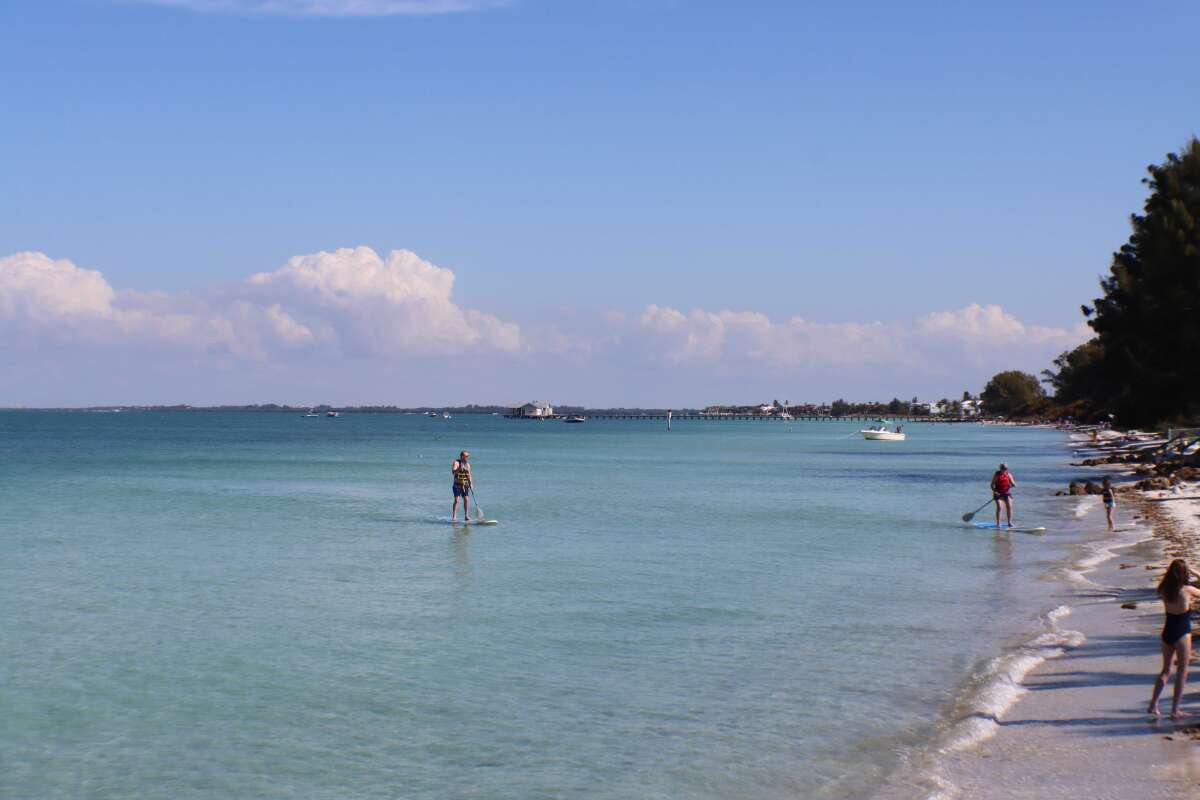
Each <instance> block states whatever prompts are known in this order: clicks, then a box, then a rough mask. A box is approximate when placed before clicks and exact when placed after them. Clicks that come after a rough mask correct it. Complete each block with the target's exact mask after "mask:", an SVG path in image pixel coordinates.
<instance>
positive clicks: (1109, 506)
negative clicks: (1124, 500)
mask: <svg viewBox="0 0 1200 800" xmlns="http://www.w3.org/2000/svg"><path fill="white" fill-rule="evenodd" d="M1100 496H1101V497H1102V498H1103V499H1104V516H1105V517H1107V518H1108V529H1109V530H1110V531H1113V530H1116V528H1115V527H1114V526H1113V509H1114V508H1116V507H1117V493H1116V492H1114V491H1113V488H1112V484H1111V483H1109V482H1108V478H1105V479H1104V485H1103V486H1101V487H1100Z"/></svg>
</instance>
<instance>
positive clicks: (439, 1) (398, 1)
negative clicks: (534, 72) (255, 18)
mask: <svg viewBox="0 0 1200 800" xmlns="http://www.w3.org/2000/svg"><path fill="white" fill-rule="evenodd" d="M134 1H135V2H141V3H149V4H152V5H159V6H172V7H176V8H185V9H189V10H191V11H200V12H207V13H227V14H229V13H231V14H270V15H277V16H296V17H387V16H399V15H428V14H449V13H454V12H458V11H476V10H479V9H484V8H495V7H498V6H504V5H508V3H509V2H510V1H511V0H134Z"/></svg>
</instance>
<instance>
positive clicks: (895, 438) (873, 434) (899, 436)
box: [859, 419, 905, 442]
mask: <svg viewBox="0 0 1200 800" xmlns="http://www.w3.org/2000/svg"><path fill="white" fill-rule="evenodd" d="M887 426H888V422H887V420H883V419H881V420H879V421H878V422H876V423H875V424H874V425H873V426H871V427H870V428H865V429H863V430H861V431H859V433H861V434H862V437H863V438H864V439H874V440H876V441H883V442H903V441H904V438H905V434H904V426H903V425H897V426H896V430H894V431H889V430H888V427H887Z"/></svg>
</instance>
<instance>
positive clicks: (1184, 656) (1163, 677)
mask: <svg viewBox="0 0 1200 800" xmlns="http://www.w3.org/2000/svg"><path fill="white" fill-rule="evenodd" d="M1194 574H1195V573H1193V572H1192V571H1191V570H1190V569H1188V565H1187V562H1186V561H1184V560H1183V559H1182V558H1177V559H1175V560H1174V561H1172V562H1171V566H1169V567H1167V574H1166V575H1163V579H1162V580H1161V581H1159V584H1158V596H1159V597H1161V598H1162V601H1163V609H1164V610H1165V611H1166V612H1167V621H1166V624H1165V625H1163V630H1162V659H1163V663H1162V671H1160V672H1159V673H1158V678H1156V679H1155V681H1154V694H1153V695H1151V697H1150V706H1149V707H1148V708H1147V709H1146V711H1147V712H1149V713H1151V714H1153V715H1154V717H1155V718H1156V719H1157V718H1158V696H1159V695H1160V694H1162V690H1163V687H1164V686H1166V685H1167V678H1169V677H1170V676H1171V661H1172V660H1174V661H1175V695H1174V697H1173V699H1172V702H1171V719H1179V718H1180V717H1182V716H1183V713H1182V712H1181V711H1180V710H1179V701H1180V700H1182V699H1183V687H1184V684H1186V683H1187V670H1188V659H1189V658H1191V657H1192V620H1191V618H1190V617H1189V613H1190V611H1191V601H1192V599H1193V598H1196V597H1200V589H1197V588H1195V587H1194V586H1189V585H1188V579H1189V578H1191V576H1192V575H1194Z"/></svg>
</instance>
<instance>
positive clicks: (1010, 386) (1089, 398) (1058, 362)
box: [982, 136, 1200, 426]
mask: <svg viewBox="0 0 1200 800" xmlns="http://www.w3.org/2000/svg"><path fill="white" fill-rule="evenodd" d="M1147 172H1148V173H1149V175H1148V177H1146V178H1143V179H1142V183H1143V184H1145V185H1146V187H1147V188H1148V190H1149V196H1148V197H1147V198H1146V202H1145V204H1144V206H1143V208H1142V213H1140V214H1133V215H1132V216H1131V218H1130V225H1131V227H1132V233H1131V234H1130V236H1129V239H1128V241H1126V242H1125V244H1123V245H1121V248H1120V249H1119V250H1118V251H1117V252H1115V253H1113V256H1112V262H1111V264H1110V265H1109V269H1108V274H1107V275H1106V276H1104V277H1102V278H1101V280H1100V291H1101V294H1100V297H1098V298H1096V299H1095V300H1094V301H1093V302H1092V304H1091V305H1090V306H1089V305H1084V306H1082V307H1081V309H1080V310H1081V312H1082V313H1083V316H1084V317H1085V318H1086V319H1087V324H1088V326H1089V327H1090V328H1091V329H1092V331H1093V332H1094V333H1095V335H1094V336H1093V337H1092V338H1091V339H1089V340H1088V341H1087V342H1084V343H1083V344H1081V345H1080V346H1079V347H1076V348H1075V349H1074V350H1069V351H1067V352H1065V353H1063V354H1061V355H1060V356H1058V358H1056V359H1054V368H1053V369H1047V370H1043V372H1042V380H1041V381H1039V380H1038V378H1037V377H1035V376H1033V375H1030V374H1028V373H1023V372H1019V371H1007V372H1001V373H999V374H998V375H996V376H994V377H993V378H992V379H991V380H990V381H988V384H987V386H986V387H985V388H984V390H983V393H982V398H983V401H984V407H985V408H986V409H987V412H988V413H990V414H1004V415H1009V416H1042V417H1047V416H1051V417H1072V418H1075V419H1078V420H1083V421H1098V420H1110V419H1111V420H1113V421H1115V422H1116V423H1117V424H1120V425H1125V426H1154V425H1164V424H1177V425H1178V424H1186V423H1196V422H1197V420H1200V373H1198V371H1197V369H1198V367H1200V313H1198V312H1200V140H1197V139H1196V137H1194V136H1193V137H1192V138H1191V139H1190V140H1189V141H1188V143H1187V144H1186V145H1185V146H1184V147H1183V148H1182V149H1181V150H1180V152H1179V153H1169V154H1168V155H1167V157H1166V160H1165V161H1164V162H1163V163H1161V164H1151V165H1150V166H1149V167H1147ZM1042 384H1045V385H1046V386H1048V387H1049V388H1050V390H1051V391H1050V392H1047V391H1046V390H1045V389H1044V388H1043V385H1042Z"/></svg>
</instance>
